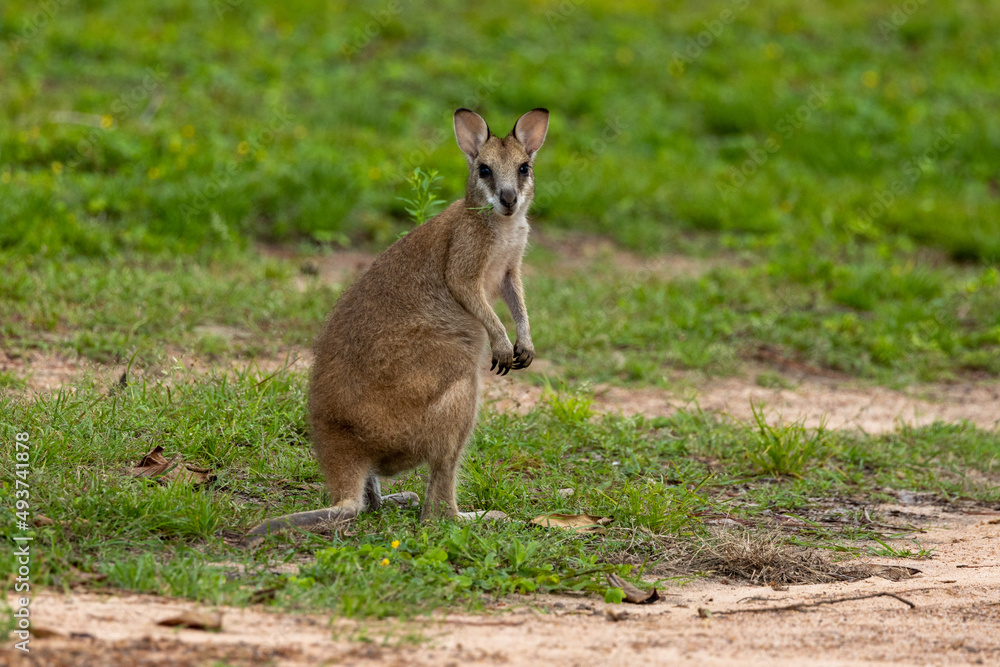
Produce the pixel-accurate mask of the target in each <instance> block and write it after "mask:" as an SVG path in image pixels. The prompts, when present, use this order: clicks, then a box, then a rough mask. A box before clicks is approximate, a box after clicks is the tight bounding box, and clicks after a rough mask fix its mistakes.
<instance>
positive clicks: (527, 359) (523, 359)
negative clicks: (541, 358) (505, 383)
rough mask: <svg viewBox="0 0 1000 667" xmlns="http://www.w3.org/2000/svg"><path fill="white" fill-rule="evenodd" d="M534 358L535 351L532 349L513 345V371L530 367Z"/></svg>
mask: <svg viewBox="0 0 1000 667" xmlns="http://www.w3.org/2000/svg"><path fill="white" fill-rule="evenodd" d="M534 358H535V349H534V348H532V347H522V346H521V343H520V342H518V343H514V364H513V365H512V366H511V368H513V369H514V370H521V369H522V368H527V367H528V366H530V365H531V362H532V361H533V360H534Z"/></svg>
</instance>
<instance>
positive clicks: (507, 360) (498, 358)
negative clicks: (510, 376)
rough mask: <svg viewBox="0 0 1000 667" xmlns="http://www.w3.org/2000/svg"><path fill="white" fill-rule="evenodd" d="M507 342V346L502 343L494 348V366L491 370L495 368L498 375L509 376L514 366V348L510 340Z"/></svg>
mask: <svg viewBox="0 0 1000 667" xmlns="http://www.w3.org/2000/svg"><path fill="white" fill-rule="evenodd" d="M506 342H507V344H506V345H504V344H503V343H501V344H500V345H494V346H492V347H493V365H492V366H490V370H491V371H492V370H493V369H494V368H495V369H496V371H497V375H507V373H509V372H510V369H511V367H512V366H513V365H514V346H513V345H511V344H510V341H509V340H508V341H506Z"/></svg>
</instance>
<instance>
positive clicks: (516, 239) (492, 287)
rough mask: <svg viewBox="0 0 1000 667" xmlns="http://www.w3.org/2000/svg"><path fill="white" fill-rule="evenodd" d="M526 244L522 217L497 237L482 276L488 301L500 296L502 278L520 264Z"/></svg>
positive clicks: (526, 230) (525, 225) (526, 228)
mask: <svg viewBox="0 0 1000 667" xmlns="http://www.w3.org/2000/svg"><path fill="white" fill-rule="evenodd" d="M527 244H528V221H527V220H525V219H524V218H523V217H519V218H517V219H515V220H512V221H511V223H510V224H509V225H508V226H506V227H505V228H504V229H502V230H501V233H500V234H498V235H497V237H496V239H495V240H494V243H493V248H492V251H491V252H490V257H489V260H488V261H487V263H486V271H485V275H484V276H483V283H484V287H485V288H486V296H487V298H488V299H489V300H490V301H494V300H496V298H497V297H498V296H500V288H501V285H502V284H503V279H504V276H505V275H506V274H507V272H508V271H510V270H511V269H513V268H514V267H516V266H517V265H518V264H519V263H520V262H521V257H522V255H524V248H525V246H526V245H527Z"/></svg>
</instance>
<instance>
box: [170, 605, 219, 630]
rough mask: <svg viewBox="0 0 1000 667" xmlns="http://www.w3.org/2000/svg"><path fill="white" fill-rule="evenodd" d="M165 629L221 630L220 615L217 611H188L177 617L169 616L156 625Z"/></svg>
mask: <svg viewBox="0 0 1000 667" xmlns="http://www.w3.org/2000/svg"><path fill="white" fill-rule="evenodd" d="M157 625H166V626H167V627H171V628H174V627H177V628H190V629H192V630H221V629H222V614H220V613H219V612H217V611H201V610H200V609H189V610H188V611H184V612H181V613H180V614H178V615H177V616H171V617H170V618H167V619H164V620H162V621H160V622H159V623H157Z"/></svg>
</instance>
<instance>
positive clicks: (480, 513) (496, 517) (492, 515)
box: [455, 510, 507, 521]
mask: <svg viewBox="0 0 1000 667" xmlns="http://www.w3.org/2000/svg"><path fill="white" fill-rule="evenodd" d="M455 518H457V519H458V520H459V521H506V520H507V513H506V512H501V511H500V510H489V511H485V510H475V511H472V512H459V513H458V516H457V517H455Z"/></svg>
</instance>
